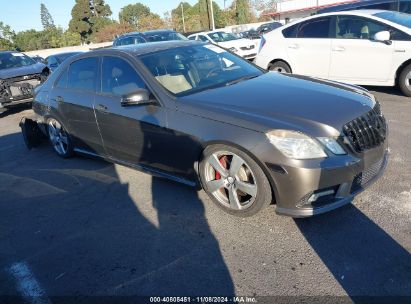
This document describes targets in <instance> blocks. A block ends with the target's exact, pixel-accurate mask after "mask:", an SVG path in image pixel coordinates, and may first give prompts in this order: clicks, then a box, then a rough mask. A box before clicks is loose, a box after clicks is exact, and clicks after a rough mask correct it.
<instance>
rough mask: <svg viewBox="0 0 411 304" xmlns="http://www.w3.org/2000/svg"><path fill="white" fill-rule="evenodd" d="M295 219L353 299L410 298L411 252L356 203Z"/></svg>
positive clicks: (398, 299) (360, 300)
mask: <svg viewBox="0 0 411 304" xmlns="http://www.w3.org/2000/svg"><path fill="white" fill-rule="evenodd" d="M295 222H296V224H297V226H298V228H299V229H300V231H301V233H302V234H303V235H304V237H305V238H306V239H307V241H308V243H309V244H310V245H311V247H312V248H313V250H314V251H315V252H316V253H317V254H318V256H319V257H320V258H321V260H322V261H323V262H324V264H325V265H326V266H327V268H328V269H329V270H330V272H331V273H332V274H333V276H334V277H335V279H336V280H337V281H338V282H339V284H340V285H341V286H342V287H343V288H344V290H345V291H346V293H347V294H348V295H349V296H350V297H351V299H352V300H353V301H354V302H356V303H359V302H365V303H369V302H370V299H367V298H361V296H382V297H401V296H408V298H407V299H406V298H397V299H396V301H394V299H393V298H389V299H387V300H389V301H391V300H392V301H394V302H397V303H399V302H401V303H403V302H404V301H405V300H409V299H410V296H411V255H410V253H409V252H408V251H407V250H406V249H404V248H403V247H402V246H401V245H400V244H399V243H398V242H397V241H395V240H394V239H393V238H392V237H391V236H390V235H389V234H388V233H387V232H385V231H384V230H383V229H382V228H380V227H379V226H378V225H377V224H376V223H374V222H373V221H372V220H370V219H369V218H368V217H367V216H366V215H365V214H364V213H362V212H361V211H360V210H358V209H357V208H356V207H355V206H353V205H349V206H346V207H344V208H341V209H339V210H338V212H331V213H328V214H327V215H324V216H316V217H312V218H308V219H296V220H295ZM358 297H359V298H358ZM374 300H376V299H374ZM394 302H392V303H394ZM383 303H386V302H384V301H383Z"/></svg>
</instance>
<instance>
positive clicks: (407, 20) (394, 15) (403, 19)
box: [374, 11, 411, 29]
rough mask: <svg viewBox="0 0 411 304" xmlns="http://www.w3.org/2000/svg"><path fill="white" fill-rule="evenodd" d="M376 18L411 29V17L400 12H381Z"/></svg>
mask: <svg viewBox="0 0 411 304" xmlns="http://www.w3.org/2000/svg"><path fill="white" fill-rule="evenodd" d="M374 16H376V17H379V18H382V19H385V20H388V21H391V22H394V23H397V24H399V25H402V26H405V27H408V28H410V29H411V15H409V14H404V13H398V12H388V11H387V12H381V13H376V14H374Z"/></svg>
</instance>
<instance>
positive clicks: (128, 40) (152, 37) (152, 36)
mask: <svg viewBox="0 0 411 304" xmlns="http://www.w3.org/2000/svg"><path fill="white" fill-rule="evenodd" d="M171 40H187V38H186V37H185V36H183V35H181V34H180V33H178V32H176V31H172V30H155V31H147V32H132V33H127V34H123V35H121V36H119V37H117V38H116V39H115V40H114V42H113V46H120V45H131V44H140V43H147V42H158V41H171Z"/></svg>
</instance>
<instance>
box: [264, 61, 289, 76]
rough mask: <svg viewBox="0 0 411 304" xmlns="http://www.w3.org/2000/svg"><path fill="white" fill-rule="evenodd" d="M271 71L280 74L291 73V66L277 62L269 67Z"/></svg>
mask: <svg viewBox="0 0 411 304" xmlns="http://www.w3.org/2000/svg"><path fill="white" fill-rule="evenodd" d="M268 70H269V71H274V72H279V73H291V68H290V66H289V65H288V64H287V63H285V62H284V61H276V62H273V63H271V64H270V65H269V66H268Z"/></svg>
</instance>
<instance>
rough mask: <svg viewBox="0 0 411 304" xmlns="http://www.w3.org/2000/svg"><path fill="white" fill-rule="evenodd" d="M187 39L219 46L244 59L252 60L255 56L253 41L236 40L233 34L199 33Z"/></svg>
mask: <svg viewBox="0 0 411 304" xmlns="http://www.w3.org/2000/svg"><path fill="white" fill-rule="evenodd" d="M188 39H190V40H199V41H203V42H209V43H212V44H215V45H218V46H221V47H222V48H225V49H227V50H229V51H230V52H233V53H236V54H237V55H238V56H241V57H243V58H245V59H250V60H252V59H254V58H255V56H256V55H257V47H256V45H255V43H254V42H253V41H251V40H250V39H245V38H238V37H236V36H235V35H234V34H232V33H226V32H224V31H211V32H200V33H196V34H192V35H190V36H188Z"/></svg>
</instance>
